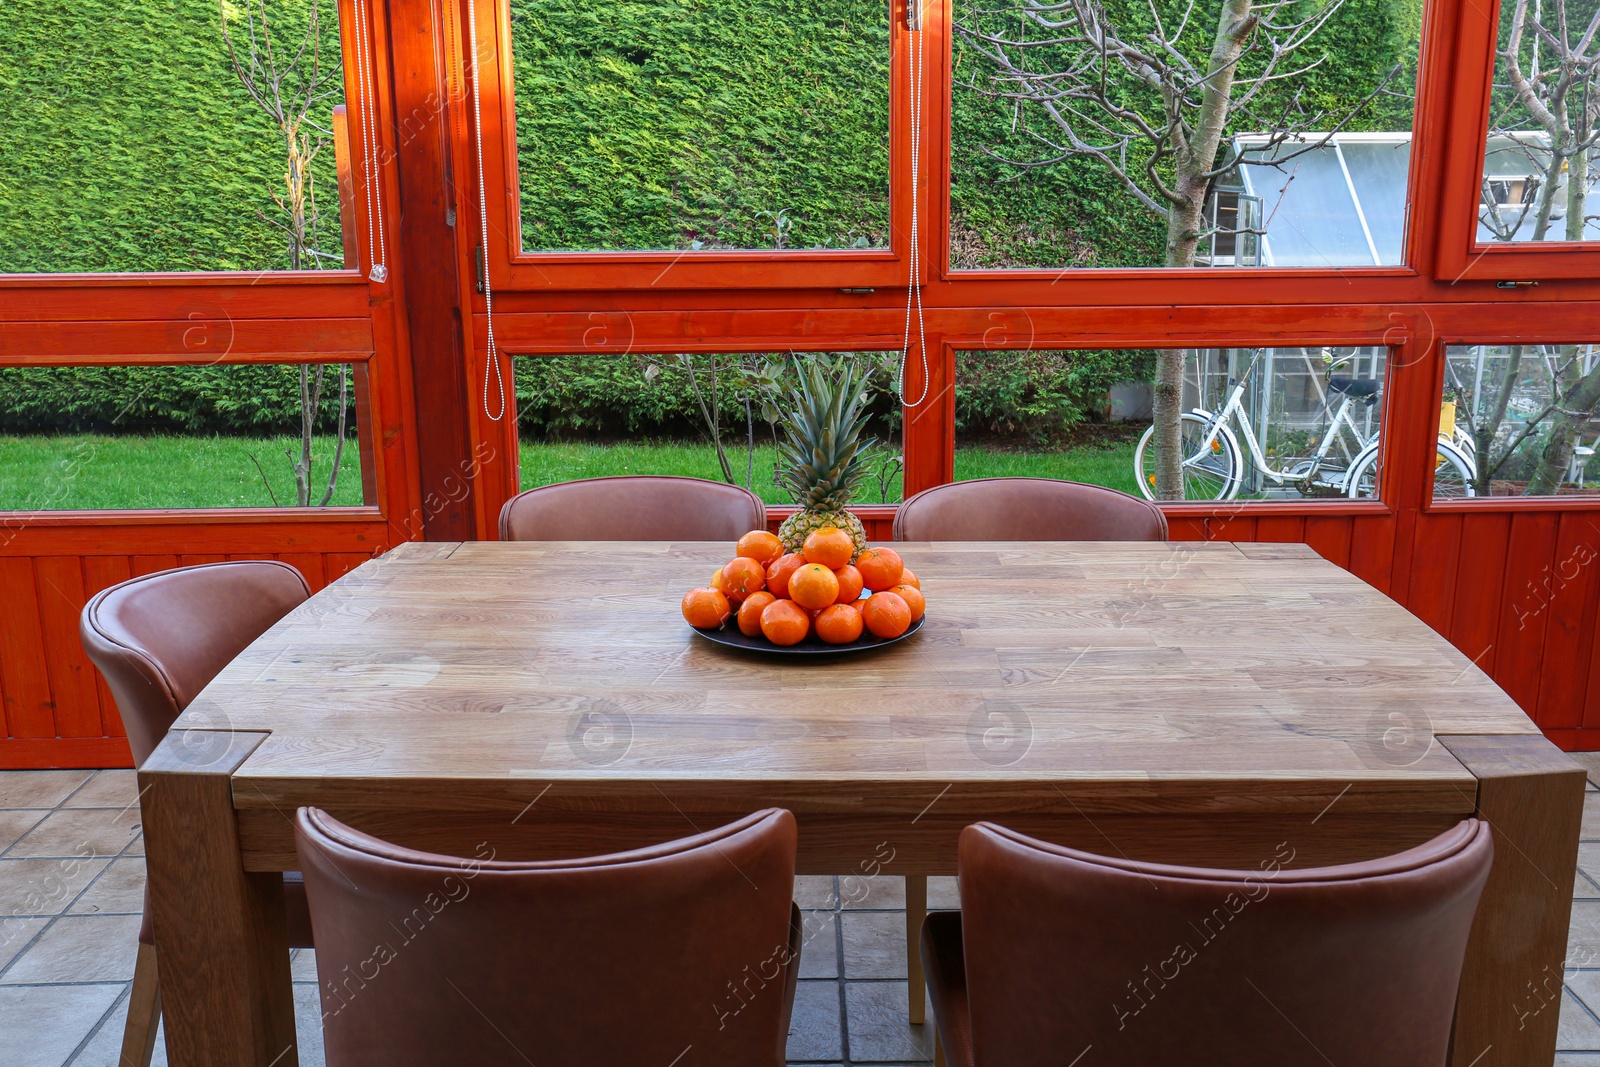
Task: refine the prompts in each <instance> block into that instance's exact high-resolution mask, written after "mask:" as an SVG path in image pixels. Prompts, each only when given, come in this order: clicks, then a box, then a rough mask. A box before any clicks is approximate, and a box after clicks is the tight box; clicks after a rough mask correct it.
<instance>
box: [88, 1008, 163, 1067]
mask: <svg viewBox="0 0 1600 1067" xmlns="http://www.w3.org/2000/svg"><path fill="white" fill-rule="evenodd" d="M127 1021H128V998H127V997H123V998H122V999H121V1000H119V1001H118V1002H117V1003H116V1005H115V1006H114V1007H112V1009H111V1013H110V1014H109V1015H107V1016H106V1021H105V1022H103V1023H101V1024H100V1029H99V1030H98V1031H97V1032H96V1033H95V1035H94V1037H92V1038H90V1039H89V1043H88V1044H87V1045H85V1046H83V1051H82V1052H80V1053H78V1058H77V1059H75V1060H73V1061H72V1067H126V1065H125V1064H123V1063H122V1062H121V1055H122V1028H123V1027H124V1026H125V1025H126V1024H127ZM150 1067H167V1041H166V1031H164V1030H163V1029H162V1028H161V1026H160V1024H159V1023H158V1024H157V1025H156V1047H155V1050H154V1052H153V1053H152V1054H151V1056H150Z"/></svg>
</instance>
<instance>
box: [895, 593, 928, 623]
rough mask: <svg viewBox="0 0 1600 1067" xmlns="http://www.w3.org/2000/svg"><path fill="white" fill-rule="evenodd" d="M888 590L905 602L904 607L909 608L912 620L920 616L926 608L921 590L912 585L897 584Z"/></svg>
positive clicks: (926, 604)
mask: <svg viewBox="0 0 1600 1067" xmlns="http://www.w3.org/2000/svg"><path fill="white" fill-rule="evenodd" d="M889 592H891V593H893V594H894V595H895V596H897V597H899V598H900V599H901V600H904V601H905V602H906V607H908V608H910V609H911V621H912V622H916V621H917V620H918V619H920V618H922V613H923V612H924V611H927V610H928V601H927V600H926V599H924V598H923V595H922V590H920V589H918V588H917V587H916V586H914V585H897V586H895V587H894V588H893V589H891V590H889Z"/></svg>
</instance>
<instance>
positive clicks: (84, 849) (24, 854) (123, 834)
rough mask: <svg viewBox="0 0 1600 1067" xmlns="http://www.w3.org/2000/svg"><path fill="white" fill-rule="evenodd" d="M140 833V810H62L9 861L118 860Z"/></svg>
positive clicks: (27, 837)
mask: <svg viewBox="0 0 1600 1067" xmlns="http://www.w3.org/2000/svg"><path fill="white" fill-rule="evenodd" d="M138 833H139V809H138V808H125V809H120V810H119V809H116V808H77V809H67V808H63V809H61V810H59V811H53V812H51V813H50V815H49V816H48V817H47V818H45V819H43V820H42V821H41V822H40V823H39V825H37V826H35V827H34V828H33V829H32V830H29V831H28V832H27V834H26V835H24V836H23V838H22V840H20V841H18V842H17V843H16V844H14V845H12V846H11V850H10V851H9V852H7V853H6V858H7V859H31V858H44V857H48V858H61V857H68V856H85V857H86V856H107V857H109V856H115V855H116V854H117V853H119V852H121V851H122V850H123V849H125V848H127V847H128V845H129V844H131V843H132V842H133V841H134V839H135V837H136V836H137V835H138Z"/></svg>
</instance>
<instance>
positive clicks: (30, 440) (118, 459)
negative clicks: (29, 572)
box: [0, 434, 361, 511]
mask: <svg viewBox="0 0 1600 1067" xmlns="http://www.w3.org/2000/svg"><path fill="white" fill-rule="evenodd" d="M299 447H300V441H299V439H298V438H294V437H272V438H251V437H181V436H150V437H131V436H129V437H110V436H100V435H88V434H85V435H75V436H70V437H45V436H15V437H14V436H0V510H5V511H101V510H108V509H116V508H269V507H272V506H273V494H276V495H277V502H278V504H290V505H292V504H294V502H295V491H294V473H293V471H292V470H291V469H290V466H289V460H288V459H287V458H286V457H285V456H284V454H283V450H284V449H285V448H293V449H294V450H295V451H296V454H298V452H299ZM333 452H334V439H333V437H331V436H328V437H318V438H316V439H315V442H314V444H313V446H312V455H313V456H314V457H315V460H316V466H315V467H314V469H313V475H312V485H313V501H316V500H320V499H321V492H322V491H324V490H323V489H319V488H317V487H318V486H322V487H325V486H326V484H327V471H328V464H329V462H330V461H331V459H332V458H333ZM252 454H254V456H255V458H256V460H257V461H259V462H260V464H261V469H262V470H264V471H265V472H266V476H267V480H268V482H270V484H271V490H270V491H269V490H268V485H267V482H263V481H262V476H261V471H258V470H257V469H256V464H255V462H252V461H251V458H250V457H251V455H252ZM360 463H361V461H360V454H359V450H358V449H357V448H356V445H355V442H354V441H350V442H348V443H347V444H346V445H345V450H344V462H343V465H342V472H341V474H340V477H339V484H338V487H337V489H336V491H335V493H334V497H333V500H332V501H331V502H330V503H332V504H334V505H356V504H360V503H361V466H360Z"/></svg>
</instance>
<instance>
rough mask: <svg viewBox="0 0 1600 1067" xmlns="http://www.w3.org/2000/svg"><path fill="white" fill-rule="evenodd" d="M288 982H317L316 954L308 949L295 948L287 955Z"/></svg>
mask: <svg viewBox="0 0 1600 1067" xmlns="http://www.w3.org/2000/svg"><path fill="white" fill-rule="evenodd" d="M289 980H290V981H291V982H315V981H317V954H316V952H315V951H313V950H312V949H309V948H297V949H295V950H294V951H292V952H291V953H290V954H289Z"/></svg>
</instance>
